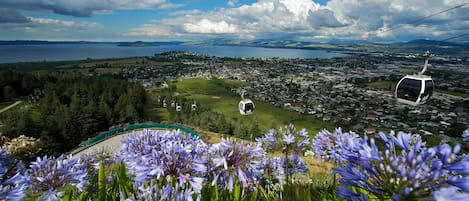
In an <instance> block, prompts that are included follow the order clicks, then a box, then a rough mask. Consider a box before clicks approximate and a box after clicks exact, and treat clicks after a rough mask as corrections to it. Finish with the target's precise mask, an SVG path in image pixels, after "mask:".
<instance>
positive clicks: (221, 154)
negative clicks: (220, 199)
mask: <svg viewBox="0 0 469 201" xmlns="http://www.w3.org/2000/svg"><path fill="white" fill-rule="evenodd" d="M264 157H265V151H264V150H263V149H262V148H261V147H259V145H254V146H252V145H250V144H249V143H248V142H246V141H236V140H235V139H233V138H230V139H222V141H221V142H220V143H217V144H213V145H211V146H210V147H209V150H208V156H207V158H209V159H211V160H208V171H207V172H209V173H210V174H209V181H211V183H212V185H215V184H218V186H219V187H220V188H226V189H228V190H230V191H231V190H232V189H233V185H234V183H235V181H236V180H239V181H240V184H241V185H242V187H243V188H247V187H253V186H254V181H255V180H258V179H259V178H260V177H261V176H262V174H263V163H262V160H263V158H264Z"/></svg>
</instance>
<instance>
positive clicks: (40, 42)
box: [0, 40, 183, 47]
mask: <svg viewBox="0 0 469 201" xmlns="http://www.w3.org/2000/svg"><path fill="white" fill-rule="evenodd" d="M55 44H115V45H118V46H132V47H138V46H158V45H179V44H183V42H179V41H171V42H143V41H135V42H94V41H45V40H12V41H0V45H55Z"/></svg>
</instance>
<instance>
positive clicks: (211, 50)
mask: <svg viewBox="0 0 469 201" xmlns="http://www.w3.org/2000/svg"><path fill="white" fill-rule="evenodd" d="M168 51H190V52H198V53H201V54H206V55H210V56H218V57H255V58H272V57H279V58H333V57H342V56H344V54H340V53H336V52H328V51H325V50H305V49H286V48H263V47H245V46H210V45H160V46H146V47H127V46H117V44H78V43H77V44H40V45H0V63H13V62H25V61H65V60H83V59H88V58H91V59H104V58H124V57H135V56H153V55H154V54H157V53H162V52H168Z"/></svg>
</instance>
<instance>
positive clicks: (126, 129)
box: [70, 122, 200, 153]
mask: <svg viewBox="0 0 469 201" xmlns="http://www.w3.org/2000/svg"><path fill="white" fill-rule="evenodd" d="M144 128H161V129H172V130H176V129H178V130H181V131H183V132H185V133H187V134H189V135H191V136H192V137H195V138H200V135H199V134H198V133H197V132H195V131H193V130H191V129H188V128H186V127H183V126H180V125H174V124H163V123H153V122H148V123H139V124H132V125H128V126H124V127H120V128H115V129H112V130H109V131H105V132H102V133H100V134H99V135H97V136H94V137H92V138H88V140H86V141H83V142H82V143H80V144H79V145H78V147H75V148H74V149H72V150H71V151H70V153H73V152H77V151H79V150H83V149H84V148H86V147H89V146H91V145H94V144H96V143H98V142H101V141H104V140H106V139H108V138H110V137H113V136H116V135H119V134H122V133H125V132H129V131H132V130H137V129H144Z"/></svg>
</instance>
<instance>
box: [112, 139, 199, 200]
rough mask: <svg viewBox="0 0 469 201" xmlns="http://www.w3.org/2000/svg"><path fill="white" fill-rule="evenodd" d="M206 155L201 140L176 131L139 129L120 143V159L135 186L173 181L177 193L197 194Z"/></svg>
mask: <svg viewBox="0 0 469 201" xmlns="http://www.w3.org/2000/svg"><path fill="white" fill-rule="evenodd" d="M206 152H207V146H206V145H205V144H204V143H203V142H202V141H200V140H199V139H196V138H194V137H191V136H189V135H186V134H184V133H182V132H180V131H178V130H173V131H160V130H142V131H141V133H140V134H138V133H134V134H133V135H131V136H129V137H127V138H125V139H124V140H123V145H122V147H121V152H120V155H119V158H121V159H122V160H123V161H124V162H125V163H126V164H127V167H128V169H129V173H130V174H132V175H133V176H134V183H135V185H136V186H144V185H146V184H147V183H149V182H150V181H152V180H156V181H161V180H164V179H166V178H175V180H174V181H177V184H174V185H175V186H179V188H178V189H179V190H178V191H179V192H185V191H191V192H192V191H194V192H196V193H200V190H201V188H202V187H201V186H202V178H201V177H202V176H204V175H205V173H206V171H207V167H206V165H205V163H206ZM186 184H189V185H186ZM160 189H162V190H163V192H164V191H165V190H164V189H165V188H162V186H160ZM166 189H167V188H166ZM191 189H192V190H191ZM167 190H169V189H167ZM168 195H172V193H169V194H168Z"/></svg>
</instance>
